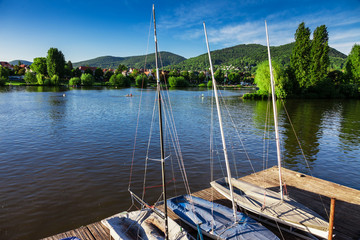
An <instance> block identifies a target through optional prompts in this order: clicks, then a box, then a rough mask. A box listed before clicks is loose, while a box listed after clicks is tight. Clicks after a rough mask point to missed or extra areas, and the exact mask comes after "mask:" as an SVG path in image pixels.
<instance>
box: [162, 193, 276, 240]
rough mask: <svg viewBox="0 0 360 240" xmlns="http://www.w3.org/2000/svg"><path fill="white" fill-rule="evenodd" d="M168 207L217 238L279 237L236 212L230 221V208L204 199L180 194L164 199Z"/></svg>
mask: <svg viewBox="0 0 360 240" xmlns="http://www.w3.org/2000/svg"><path fill="white" fill-rule="evenodd" d="M167 203H168V207H169V208H170V209H171V210H172V211H173V212H174V213H176V214H177V215H178V216H179V217H180V218H181V219H182V220H184V221H185V222H187V223H188V224H190V225H191V226H192V227H193V228H195V229H197V227H198V226H199V227H200V229H201V231H202V232H203V234H205V235H207V236H210V237H212V238H217V239H259V240H262V239H264V240H265V239H266V240H267V239H270V240H271V239H273V240H275V239H279V238H278V237H277V236H276V235H275V234H273V233H272V232H271V231H270V230H268V229H267V228H265V227H264V226H263V225H261V224H260V223H258V222H257V221H255V220H254V219H252V218H250V217H248V216H247V215H245V214H243V213H241V212H237V221H236V223H234V219H233V211H232V209H230V208H228V207H225V206H223V205H220V204H217V203H213V202H209V201H207V200H204V199H201V198H198V197H194V196H190V195H183V196H179V197H175V198H171V199H169V200H167Z"/></svg>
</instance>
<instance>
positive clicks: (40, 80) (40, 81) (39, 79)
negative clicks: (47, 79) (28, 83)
mask: <svg viewBox="0 0 360 240" xmlns="http://www.w3.org/2000/svg"><path fill="white" fill-rule="evenodd" d="M36 79H37V84H39V85H43V84H44V75H42V74H41V73H38V74H36Z"/></svg>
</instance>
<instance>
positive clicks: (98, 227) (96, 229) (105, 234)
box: [87, 222, 113, 239]
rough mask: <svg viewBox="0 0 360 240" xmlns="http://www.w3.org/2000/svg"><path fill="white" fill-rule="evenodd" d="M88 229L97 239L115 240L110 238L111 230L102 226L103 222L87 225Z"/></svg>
mask: <svg viewBox="0 0 360 240" xmlns="http://www.w3.org/2000/svg"><path fill="white" fill-rule="evenodd" d="M87 228H88V229H89V231H90V232H91V233H92V235H93V236H94V238H95V239H113V238H112V237H111V238H110V231H109V229H108V228H107V227H105V226H104V225H102V224H101V222H96V223H93V224H90V225H87Z"/></svg>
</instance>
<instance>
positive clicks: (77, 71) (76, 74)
mask: <svg viewBox="0 0 360 240" xmlns="http://www.w3.org/2000/svg"><path fill="white" fill-rule="evenodd" d="M81 74H82V73H81V70H80V69H78V68H74V69H73V70H71V75H72V76H73V77H81Z"/></svg>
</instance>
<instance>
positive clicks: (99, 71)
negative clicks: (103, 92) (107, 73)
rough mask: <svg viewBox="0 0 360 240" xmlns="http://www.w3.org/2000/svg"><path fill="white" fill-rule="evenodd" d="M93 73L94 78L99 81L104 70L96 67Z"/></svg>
mask: <svg viewBox="0 0 360 240" xmlns="http://www.w3.org/2000/svg"><path fill="white" fill-rule="evenodd" d="M94 75H95V79H96V80H97V81H100V80H102V79H103V77H104V72H103V70H102V69H101V68H96V70H95V74H94Z"/></svg>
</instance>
